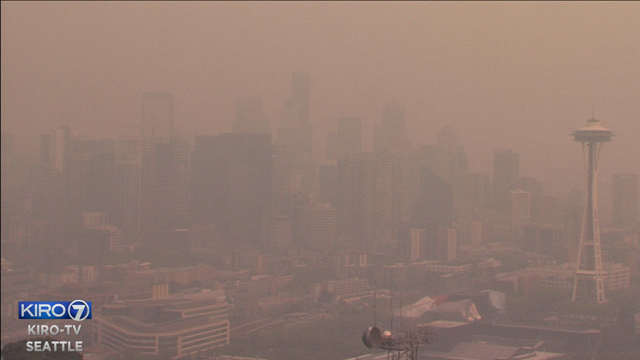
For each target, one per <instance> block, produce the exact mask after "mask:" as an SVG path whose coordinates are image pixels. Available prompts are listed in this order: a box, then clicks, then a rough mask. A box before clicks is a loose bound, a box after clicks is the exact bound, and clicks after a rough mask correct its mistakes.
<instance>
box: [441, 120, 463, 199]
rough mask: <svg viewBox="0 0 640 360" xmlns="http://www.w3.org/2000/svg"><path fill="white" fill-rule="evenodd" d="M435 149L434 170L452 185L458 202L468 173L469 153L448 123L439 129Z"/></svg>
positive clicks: (454, 196)
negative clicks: (467, 153)
mask: <svg viewBox="0 0 640 360" xmlns="http://www.w3.org/2000/svg"><path fill="white" fill-rule="evenodd" d="M434 150H435V154H434V155H435V156H434V163H433V171H434V172H435V174H436V175H438V176H439V177H440V178H441V179H442V180H444V181H446V182H447V183H448V184H449V186H451V189H452V191H453V198H454V200H455V201H456V202H457V201H458V200H460V198H461V197H462V189H463V186H464V178H465V177H466V174H467V155H466V152H465V151H464V148H463V147H462V146H461V145H460V144H459V143H458V140H457V133H456V132H455V131H454V130H453V129H451V127H449V126H448V125H445V126H443V127H442V128H441V129H440V130H439V131H438V136H437V139H436V146H435V148H434Z"/></svg>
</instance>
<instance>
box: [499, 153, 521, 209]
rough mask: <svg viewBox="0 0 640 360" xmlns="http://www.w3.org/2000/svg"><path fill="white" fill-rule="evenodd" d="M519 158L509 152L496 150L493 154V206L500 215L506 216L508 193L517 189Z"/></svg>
mask: <svg viewBox="0 0 640 360" xmlns="http://www.w3.org/2000/svg"><path fill="white" fill-rule="evenodd" d="M519 174H520V156H519V155H518V154H517V153H515V152H513V151H511V150H502V149H497V150H495V152H494V153H493V205H494V209H495V210H496V211H497V212H498V213H500V214H505V215H506V214H508V212H509V209H510V203H511V201H510V198H509V197H510V195H509V192H510V191H513V190H516V189H517V188H518V179H519V178H520V175H519Z"/></svg>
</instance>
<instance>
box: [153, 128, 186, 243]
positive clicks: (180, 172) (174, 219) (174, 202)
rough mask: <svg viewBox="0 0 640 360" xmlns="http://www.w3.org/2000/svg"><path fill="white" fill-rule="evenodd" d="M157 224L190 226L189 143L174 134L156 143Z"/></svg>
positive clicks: (175, 226)
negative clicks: (188, 213)
mask: <svg viewBox="0 0 640 360" xmlns="http://www.w3.org/2000/svg"><path fill="white" fill-rule="evenodd" d="M155 150H156V151H155V159H154V164H155V174H154V175H155V178H154V182H153V184H154V199H153V202H154V227H155V228H156V229H164V230H174V229H176V228H184V227H186V226H187V201H188V186H189V157H190V149H189V143H188V142H187V141H186V140H184V139H179V138H176V137H174V138H171V139H168V140H167V141H159V142H157V143H156V149H155Z"/></svg>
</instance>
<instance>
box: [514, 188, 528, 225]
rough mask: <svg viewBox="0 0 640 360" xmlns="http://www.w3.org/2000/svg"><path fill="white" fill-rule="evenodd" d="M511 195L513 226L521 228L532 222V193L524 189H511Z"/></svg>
mask: <svg viewBox="0 0 640 360" xmlns="http://www.w3.org/2000/svg"><path fill="white" fill-rule="evenodd" d="M509 194H510V195H511V212H510V213H511V226H513V227H514V228H516V229H521V228H522V226H524V225H529V223H530V222H531V194H530V193H529V192H528V191H524V190H522V189H518V190H514V191H510V192H509Z"/></svg>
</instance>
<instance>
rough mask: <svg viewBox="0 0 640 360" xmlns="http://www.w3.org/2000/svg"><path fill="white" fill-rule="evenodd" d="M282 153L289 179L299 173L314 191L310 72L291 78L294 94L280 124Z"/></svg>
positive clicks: (279, 135)
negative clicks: (286, 164)
mask: <svg viewBox="0 0 640 360" xmlns="http://www.w3.org/2000/svg"><path fill="white" fill-rule="evenodd" d="M277 146H279V147H280V150H279V151H278V153H279V154H281V155H278V156H283V157H284V158H285V159H286V161H287V163H288V169H287V170H286V171H287V173H288V175H287V178H291V175H292V174H295V173H298V172H299V176H298V177H299V179H300V181H301V186H302V188H303V190H305V191H307V192H311V191H312V190H313V189H314V186H315V163H314V160H313V135H312V126H311V122H310V120H309V75H307V74H306V73H295V74H293V76H292V81H291V96H290V97H289V98H288V99H287V100H286V101H285V103H284V109H283V112H282V119H281V121H280V124H279V126H278V132H277Z"/></svg>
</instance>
